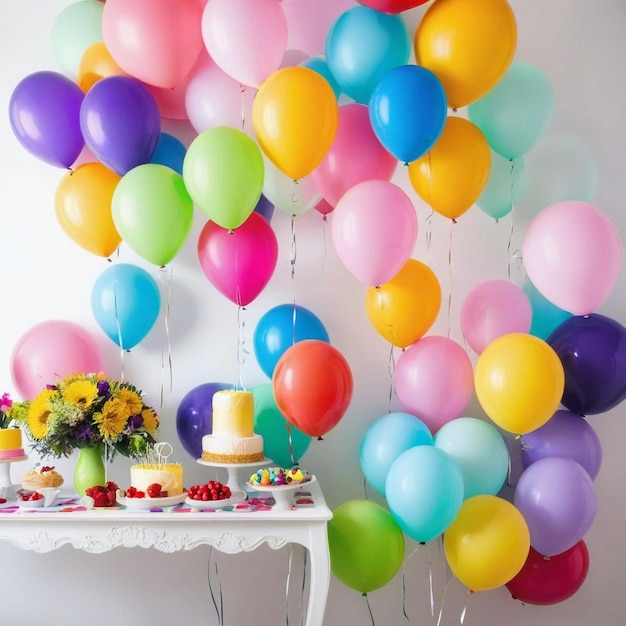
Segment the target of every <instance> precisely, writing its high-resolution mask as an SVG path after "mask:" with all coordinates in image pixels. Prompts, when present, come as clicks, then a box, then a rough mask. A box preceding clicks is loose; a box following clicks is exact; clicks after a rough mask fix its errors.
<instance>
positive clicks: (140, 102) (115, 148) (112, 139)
mask: <svg viewBox="0 0 626 626" xmlns="http://www.w3.org/2000/svg"><path fill="white" fill-rule="evenodd" d="M80 127H81V130H82V133H83V136H84V138H85V143H86V144H87V146H88V147H89V149H90V150H91V151H92V152H93V153H94V154H95V155H96V157H98V159H99V160H100V161H102V163H104V164H105V165H107V166H108V167H110V168H111V169H112V170H113V171H114V172H116V173H117V174H119V175H120V176H123V175H124V174H126V172H128V171H130V170H131V169H133V167H136V166H137V165H143V164H145V163H149V162H150V159H151V158H152V155H153V153H154V151H155V149H156V147H157V143H158V141H159V137H160V136H161V113H160V111H159V107H158V105H157V103H156V100H155V99H154V96H153V95H152V94H151V93H150V92H149V91H148V89H147V88H146V87H145V86H144V85H142V84H141V83H140V82H139V81H138V80H137V79H135V78H131V77H130V76H109V77H107V78H102V79H100V80H99V81H98V82H97V83H95V84H94V86H93V87H92V88H91V89H90V90H89V91H88V92H87V94H86V95H85V98H84V100H83V103H82V106H81V108H80Z"/></svg>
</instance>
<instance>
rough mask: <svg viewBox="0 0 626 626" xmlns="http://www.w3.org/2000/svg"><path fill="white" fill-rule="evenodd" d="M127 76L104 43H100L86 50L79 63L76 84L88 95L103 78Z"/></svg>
mask: <svg viewBox="0 0 626 626" xmlns="http://www.w3.org/2000/svg"><path fill="white" fill-rule="evenodd" d="M108 76H127V74H126V72H125V71H124V70H123V69H122V68H121V67H120V66H119V65H118V64H117V63H116V62H115V61H114V60H113V57H112V56H111V53H110V52H109V51H108V50H107V47H106V45H105V43H104V41H98V42H96V43H93V44H91V45H90V46H89V47H88V48H86V49H85V51H84V52H83V54H82V56H81V57H80V61H79V63H78V72H77V77H76V82H77V83H78V86H79V87H80V88H81V89H82V90H83V91H84V92H85V93H87V92H88V91H89V90H90V89H91V88H92V87H93V85H94V84H95V83H97V82H98V81H99V80H100V79H101V78H107V77H108Z"/></svg>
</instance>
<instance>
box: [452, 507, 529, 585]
mask: <svg viewBox="0 0 626 626" xmlns="http://www.w3.org/2000/svg"><path fill="white" fill-rule="evenodd" d="M443 549H444V553H445V555H446V560H447V562H448V565H449V566H450V569H451V570H452V573H453V574H454V575H455V576H456V577H457V578H458V579H459V580H460V581H461V582H462V583H463V584H464V585H465V586H466V587H468V588H469V589H470V590H472V591H486V590H487V589H495V588H496V587H501V586H502V585H504V584H506V583H508V582H509V581H510V580H511V579H512V578H513V577H514V576H516V575H517V574H518V573H519V571H520V570H521V569H522V567H523V566H524V563H525V562H526V559H527V557H528V553H529V552H530V532H529V530H528V525H527V523H526V520H525V519H524V517H523V516H522V514H521V513H520V512H519V511H518V510H517V509H516V508H515V507H514V506H513V505H512V504H511V503H510V502H507V501H506V500H503V499H502V498H498V497H497V496H491V495H479V496H473V497H472V498H468V499H467V500H465V501H464V502H463V504H462V505H461V509H460V510H459V513H458V515H457V516H456V518H455V520H454V522H452V524H451V525H450V526H448V528H447V529H446V530H445V532H444V533H443Z"/></svg>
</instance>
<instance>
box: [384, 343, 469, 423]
mask: <svg viewBox="0 0 626 626" xmlns="http://www.w3.org/2000/svg"><path fill="white" fill-rule="evenodd" d="M473 382H474V377H473V372H472V362H471V361H470V358H469V356H468V355H467V352H466V351H465V350H464V349H463V348H462V347H461V346H460V345H459V344H458V343H457V342H456V341H454V340H452V339H449V338H448V337H439V336H437V335H432V336H429V337H422V338H421V339H420V340H419V341H417V342H416V343H414V344H413V345H412V346H411V347H409V348H408V349H407V350H405V351H404V352H402V354H401V355H400V358H399V359H398V362H397V364H396V367H395V370H394V372H393V385H394V389H395V392H396V395H397V396H398V400H399V401H400V404H401V405H402V408H403V409H404V410H405V411H407V412H409V413H412V414H413V415H417V417H419V418H420V419H421V420H422V421H423V422H424V423H425V424H426V425H427V426H428V427H429V428H430V430H431V432H432V433H435V432H436V431H438V430H439V429H440V428H441V427H442V426H443V425H444V424H445V423H447V422H449V421H450V420H453V419H455V418H457V417H459V415H461V413H462V412H463V411H464V410H465V409H466V407H467V405H468V404H469V401H470V400H471V398H472V395H473V392H474V385H473Z"/></svg>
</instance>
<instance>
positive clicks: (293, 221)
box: [289, 215, 297, 280]
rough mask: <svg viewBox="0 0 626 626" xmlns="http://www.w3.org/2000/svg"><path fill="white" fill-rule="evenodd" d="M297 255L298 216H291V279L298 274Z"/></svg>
mask: <svg viewBox="0 0 626 626" xmlns="http://www.w3.org/2000/svg"><path fill="white" fill-rule="evenodd" d="M296 256H297V246H296V216H295V215H292V216H291V251H290V258H289V263H290V265H291V279H292V280H293V279H294V277H295V275H296Z"/></svg>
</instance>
